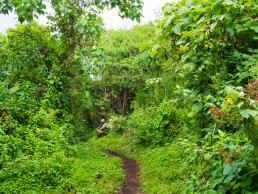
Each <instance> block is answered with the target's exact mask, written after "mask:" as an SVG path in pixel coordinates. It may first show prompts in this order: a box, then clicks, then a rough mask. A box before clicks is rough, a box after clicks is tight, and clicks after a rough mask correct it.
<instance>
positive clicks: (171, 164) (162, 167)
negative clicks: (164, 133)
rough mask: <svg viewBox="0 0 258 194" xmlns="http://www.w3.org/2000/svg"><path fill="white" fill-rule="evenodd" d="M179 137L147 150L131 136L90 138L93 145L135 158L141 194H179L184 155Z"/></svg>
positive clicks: (183, 177) (183, 179) (183, 176)
mask: <svg viewBox="0 0 258 194" xmlns="http://www.w3.org/2000/svg"><path fill="white" fill-rule="evenodd" d="M180 141H181V138H179V139H176V140H175V141H173V142H172V143H171V144H167V145H166V146H162V147H157V148H150V147H143V146H141V145H139V144H137V141H136V140H135V139H133V137H132V136H125V135H117V134H114V133H112V134H109V135H108V136H106V137H103V138H101V139H92V140H91V142H93V143H94V144H95V145H96V146H99V147H100V148H101V149H107V150H112V151H116V152H119V153H120V154H122V155H125V156H127V157H129V158H133V159H135V160H136V161H137V162H138V164H139V166H140V181H141V189H142V191H143V192H145V193H148V194H152V193H182V192H183V190H184V189H185V187H186V178H187V164H186V158H187V155H186V154H185V152H184V149H185V148H184V147H183V146H181V147H180V146H178V145H179V142H180Z"/></svg>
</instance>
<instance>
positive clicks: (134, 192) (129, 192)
mask: <svg viewBox="0 0 258 194" xmlns="http://www.w3.org/2000/svg"><path fill="white" fill-rule="evenodd" d="M106 153H107V154H108V155H109V156H115V157H119V158H122V160H123V170H124V173H125V182H124V184H123V185H122V187H121V189H120V191H119V192H118V194H143V193H142V192H141V191H140V189H139V187H140V180H139V167H138V164H137V163H136V161H135V160H132V159H130V158H127V157H125V156H122V155H120V154H119V153H117V152H112V151H106Z"/></svg>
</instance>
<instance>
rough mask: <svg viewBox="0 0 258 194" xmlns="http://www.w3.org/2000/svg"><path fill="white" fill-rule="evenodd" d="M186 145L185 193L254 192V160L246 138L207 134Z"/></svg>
mask: <svg viewBox="0 0 258 194" xmlns="http://www.w3.org/2000/svg"><path fill="white" fill-rule="evenodd" d="M181 144H182V145H186V144H188V149H187V150H186V151H187V153H188V154H189V158H188V161H189V165H188V166H189V167H190V166H191V169H190V170H189V180H188V187H187V189H186V193H203V192H209V193H218V192H219V193H228V192H231V193H249V192H252V191H257V189H258V188H257V184H256V183H257V178H258V169H257V157H255V155H254V149H253V146H252V145H251V142H250V140H248V138H247V137H246V135H245V134H244V133H243V132H241V131H239V132H237V133H226V132H223V131H221V130H218V131H214V132H209V133H208V134H207V135H206V136H205V138H204V139H202V140H201V141H199V142H198V144H196V143H192V144H189V143H188V142H187V141H183V142H182V143H181Z"/></svg>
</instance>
